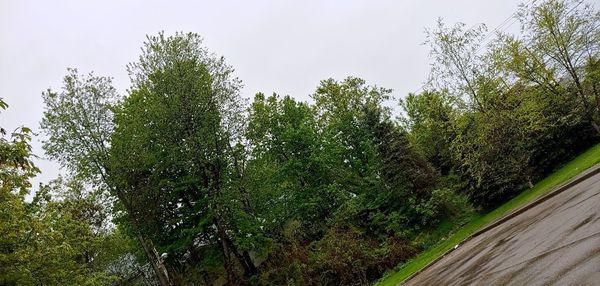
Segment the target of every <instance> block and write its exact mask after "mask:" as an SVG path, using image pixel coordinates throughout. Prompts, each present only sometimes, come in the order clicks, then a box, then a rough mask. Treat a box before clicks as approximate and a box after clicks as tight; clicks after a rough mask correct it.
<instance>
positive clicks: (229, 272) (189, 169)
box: [110, 33, 256, 283]
mask: <svg viewBox="0 0 600 286" xmlns="http://www.w3.org/2000/svg"><path fill="white" fill-rule="evenodd" d="M129 71H130V76H131V79H132V84H133V85H132V88H131V90H130V95H129V96H128V97H127V98H126V99H125V100H124V102H123V104H122V105H121V106H120V108H119V109H118V112H117V115H116V119H115V122H116V124H117V127H116V130H115V133H114V134H113V137H112V145H111V150H110V157H111V160H110V162H111V163H110V169H111V172H113V174H114V176H113V182H114V183H115V184H116V185H117V186H118V189H119V190H121V192H122V193H121V195H120V197H122V198H123V199H122V200H123V201H125V204H126V205H127V209H128V212H130V213H132V214H133V217H135V221H134V224H135V225H136V226H137V227H139V228H140V229H141V231H142V232H143V233H144V235H147V236H148V237H150V238H151V239H152V241H153V242H155V243H156V246H157V248H158V249H160V250H161V251H164V252H165V253H167V254H168V260H169V261H170V262H171V263H172V264H173V267H175V268H177V269H178V270H179V271H184V270H185V269H186V267H195V268H196V270H194V271H196V272H198V273H199V275H200V277H202V279H203V280H205V281H203V282H205V283H208V282H207V281H211V280H214V279H217V278H218V277H219V275H221V274H224V275H225V276H226V279H227V281H229V283H233V282H234V281H237V280H238V279H241V277H240V276H239V275H238V274H239V273H238V272H239V271H238V269H239V268H241V269H243V274H244V276H245V277H249V276H251V275H253V274H254V273H255V272H256V269H255V266H254V262H253V261H252V259H251V258H250V255H249V253H248V251H249V250H250V249H248V248H249V247H250V246H248V245H246V246H245V247H240V244H241V242H242V240H243V238H244V237H245V236H246V233H245V232H244V231H243V230H242V231H240V229H243V227H244V226H243V225H241V224H243V223H244V221H242V220H241V219H239V218H238V216H237V215H241V216H243V215H244V210H245V207H247V205H246V204H245V200H244V199H243V196H244V189H243V186H242V185H241V183H240V178H239V175H240V174H239V173H240V172H241V170H240V168H242V167H243V166H240V161H239V160H238V159H240V157H239V154H238V151H239V150H238V149H237V148H236V147H235V146H236V145H237V143H238V142H239V140H240V138H241V136H242V135H243V134H240V133H239V132H241V131H240V130H241V128H243V126H244V122H243V121H242V117H241V116H242V115H243V112H242V111H241V110H238V109H239V108H240V107H241V105H240V104H241V103H242V102H243V101H242V100H241V98H240V96H239V89H240V82H239V80H237V79H236V78H233V77H232V72H233V70H232V68H231V67H229V66H228V65H226V64H225V62H224V61H223V59H222V58H217V57H215V56H213V55H210V54H209V53H208V52H207V51H206V50H205V48H204V47H202V44H201V38H200V37H199V36H198V35H197V34H192V33H189V34H180V33H177V34H175V35H174V36H164V34H162V33H160V34H159V35H158V36H156V37H148V41H147V42H146V43H145V45H144V48H143V49H142V55H141V56H140V59H139V61H138V62H135V63H132V64H130V65H129ZM221 266H222V267H224V271H223V270H222V269H220V268H219V267H221ZM238 267H239V268H238ZM180 280H181V282H185V281H186V277H183V276H182V277H180ZM201 281H202V280H201Z"/></svg>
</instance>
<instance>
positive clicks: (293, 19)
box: [0, 0, 521, 190]
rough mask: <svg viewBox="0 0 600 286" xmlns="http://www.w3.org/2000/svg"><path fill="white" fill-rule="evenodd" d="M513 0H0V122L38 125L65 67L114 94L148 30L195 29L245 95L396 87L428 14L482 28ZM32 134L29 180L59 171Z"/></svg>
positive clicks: (416, 83)
mask: <svg viewBox="0 0 600 286" xmlns="http://www.w3.org/2000/svg"><path fill="white" fill-rule="evenodd" d="M520 2H521V1H517V0H486V1H481V0H453V1H441V0H437V1H434V0H420V1H417V0H413V1H406V0H397V1H367V0H365V1H342V0H339V1H334V0H323V1H312V0H308V1H306V0H305V1H291V0H290V1H285V0H283V1H275V0H273V1H260V0H259V1H241V0H240V1H166V0H165V1H159V0H151V1H148V0H131V1H124V0H122V1H117V0H104V1H80V0H79V1H75V0H74V1H63V0H56V1H43V0H40V1H30V0H16V1H9V0H0V98H3V99H4V101H6V103H8V104H9V108H8V110H6V111H3V112H2V113H0V126H2V127H4V128H5V129H7V130H8V131H12V130H14V128H16V127H18V126H21V125H24V126H27V127H30V128H32V129H33V130H34V132H38V133H39V122H40V120H41V118H42V112H43V104H42V99H41V93H42V92H43V91H45V90H46V89H48V88H52V89H53V90H55V91H58V90H60V89H61V88H62V78H63V77H64V76H65V75H66V69H67V68H68V67H73V68H77V69H78V70H79V71H80V73H83V74H86V73H89V72H91V71H93V72H94V74H96V75H101V76H110V77H113V84H114V86H115V87H116V88H117V90H118V91H119V92H120V94H122V95H125V94H126V89H127V88H128V86H129V78H128V76H127V72H126V69H125V67H126V65H127V63H129V62H132V61H135V60H136V59H137V57H138V56H139V53H140V47H141V46H142V43H143V42H144V40H145V37H146V35H154V34H157V33H158V32H159V31H165V33H166V34H173V33H174V32H176V31H183V32H195V33H198V34H200V35H201V36H202V37H203V38H204V44H205V46H206V47H207V48H208V49H209V50H210V51H212V52H214V53H216V54H217V55H221V56H224V57H225V58H226V60H227V62H228V63H229V64H230V65H232V66H233V67H234V68H235V70H236V72H235V75H236V76H237V77H239V78H240V79H241V80H242V81H243V83H244V86H245V87H244V89H243V90H242V95H243V96H244V97H247V98H252V97H253V96H254V94H256V93H257V92H263V93H266V94H271V93H273V92H276V93H278V94H281V95H290V96H292V97H294V98H296V99H299V100H308V99H309V97H310V94H311V93H312V92H314V90H315V88H316V86H317V85H318V84H319V81H320V80H323V79H327V78H334V79H338V80H342V79H344V78H345V77H347V76H358V77H361V78H364V79H365V80H366V81H367V83H369V84H372V85H378V86H381V87H385V88H391V89H393V95H394V96H395V97H397V98H401V97H403V96H405V95H407V94H408V93H409V92H414V91H417V90H419V88H420V87H421V86H422V84H423V82H424V81H425V80H426V79H427V75H428V72H429V65H430V61H429V58H428V53H429V51H428V48H427V47H426V46H425V45H423V42H424V41H425V33H424V31H425V29H426V28H434V27H435V23H436V21H437V19H438V18H439V17H441V18H442V19H443V20H444V21H445V22H446V23H449V24H452V23H456V22H464V23H466V24H467V26H471V25H477V24H481V23H483V24H486V25H487V26H488V28H489V30H490V31H491V30H493V29H494V28H495V27H497V26H498V25H500V24H502V23H503V22H504V21H505V20H506V19H507V18H508V17H510V16H511V15H512V14H513V13H514V12H515V11H516V10H517V8H518V5H519V3H520ZM513 26H517V24H515V25H513ZM508 29H509V30H510V29H516V27H509V28H508ZM41 140H42V138H41V137H40V136H37V137H36V138H35V139H34V142H33V148H34V153H35V154H36V155H37V156H39V158H38V159H36V164H37V165H38V167H39V168H40V169H41V170H42V174H40V175H39V176H38V177H37V178H36V179H35V180H34V185H37V184H38V183H39V182H48V181H49V180H52V179H54V178H56V177H57V176H58V174H59V173H60V172H61V171H60V170H59V166H58V165H57V164H56V163H55V162H51V161H49V160H46V159H45V158H44V153H43V150H42V148H41V145H42V144H41ZM35 189H36V187H34V190H35Z"/></svg>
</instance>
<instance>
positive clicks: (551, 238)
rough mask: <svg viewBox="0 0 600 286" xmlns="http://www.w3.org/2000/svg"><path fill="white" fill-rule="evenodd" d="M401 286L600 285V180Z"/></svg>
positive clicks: (506, 226) (569, 192) (468, 246)
mask: <svg viewBox="0 0 600 286" xmlns="http://www.w3.org/2000/svg"><path fill="white" fill-rule="evenodd" d="M405 285H600V174H596V175H594V176H592V177H590V178H588V179H586V180H585V181H583V182H581V183H579V184H577V185H575V186H573V187H572V188H570V189H568V190H566V191H565V192H563V193H560V194H558V195H556V196H555V197H553V198H551V199H549V200H547V201H545V202H542V203H541V204H539V205H537V206H534V207H533V208H531V209H529V210H527V211H525V212H524V213H522V214H520V215H518V216H516V217H514V218H512V219H510V220H508V221H506V222H505V223H503V224H501V225H499V226H497V227H495V228H493V229H491V230H489V231H487V232H485V233H483V234H481V235H479V236H477V237H474V238H473V239H471V240H469V241H467V242H466V243H465V244H463V245H461V246H460V247H459V248H458V249H456V250H455V251H453V252H451V253H449V254H448V255H447V256H446V257H444V258H442V259H441V260H439V261H438V262H437V263H435V264H434V265H432V266H431V267H429V268H428V269H426V270H425V271H423V272H422V273H420V274H418V275H417V276H415V277H413V278H412V279H411V280H409V281H408V282H407V283H406V284H405Z"/></svg>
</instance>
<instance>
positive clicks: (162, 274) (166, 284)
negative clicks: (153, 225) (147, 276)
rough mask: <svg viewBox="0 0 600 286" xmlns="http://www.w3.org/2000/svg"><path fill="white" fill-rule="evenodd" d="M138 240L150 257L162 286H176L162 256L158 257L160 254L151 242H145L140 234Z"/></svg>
mask: <svg viewBox="0 0 600 286" xmlns="http://www.w3.org/2000/svg"><path fill="white" fill-rule="evenodd" d="M138 240H139V241H140V244H141V245H142V248H144V252H146V256H148V260H150V265H152V269H153V270H154V273H155V274H156V278H158V282H159V283H160V285H161V286H174V285H175V284H174V283H173V281H172V280H171V279H170V277H169V272H168V271H167V267H166V266H165V264H164V263H163V261H162V259H161V258H160V256H158V252H156V249H155V248H154V246H153V245H152V243H151V242H149V241H146V240H144V238H143V237H142V236H141V235H139V234H138Z"/></svg>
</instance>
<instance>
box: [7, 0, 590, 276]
mask: <svg viewBox="0 0 600 286" xmlns="http://www.w3.org/2000/svg"><path fill="white" fill-rule="evenodd" d="M515 17H516V19H517V20H518V22H519V23H520V25H521V32H520V34H519V35H510V34H507V33H504V32H503V31H494V32H495V33H494V34H493V36H490V33H488V31H487V29H486V27H485V26H475V27H471V28H467V27H466V26H465V25H464V24H460V23H459V24H455V25H452V26H447V25H446V24H444V23H443V22H442V21H441V20H440V21H439V23H438V26H437V27H435V28H433V29H431V30H427V32H426V36H427V42H426V43H427V45H428V47H429V50H430V52H431V59H432V69H431V74H430V78H429V80H428V83H427V84H426V85H425V87H424V90H423V91H420V92H418V93H411V94H409V95H407V96H406V97H404V98H403V99H401V100H400V101H399V103H400V109H401V110H402V114H401V115H400V116H399V117H394V115H393V114H392V110H391V109H390V108H389V107H387V105H386V104H385V103H386V102H389V101H390V100H393V97H392V90H390V89H387V88H383V87H379V86H376V85H371V84H368V83H367V82H366V81H364V80H363V79H360V78H357V77H348V78H346V79H343V80H335V79H326V80H323V81H321V82H320V83H319V84H318V86H317V87H316V89H315V91H314V93H313V94H312V95H311V100H310V101H309V102H302V101H298V100H296V99H294V98H293V97H291V96H282V95H278V94H272V95H265V94H263V93H258V94H256V95H255V97H254V98H253V100H252V101H251V102H248V100H247V99H245V98H243V97H242V96H241V95H240V92H241V89H242V82H241V80H240V79H238V78H236V77H235V75H234V69H233V67H232V66H230V65H228V64H227V63H226V61H225V60H224V58H223V57H220V56H217V55H215V54H213V53H211V52H210V51H209V50H208V49H207V48H206V47H205V46H204V45H203V43H202V39H201V37H200V36H199V35H198V34H195V33H175V34H174V35H165V34H164V33H159V34H157V35H155V36H148V37H147V40H146V41H145V43H144V44H143V46H142V53H141V55H140V56H139V58H138V60H137V61H135V62H132V63H130V64H129V65H128V66H127V71H128V73H129V77H130V80H131V85H130V87H129V89H128V90H127V94H126V95H120V94H118V92H117V91H116V89H115V88H114V87H113V86H112V83H111V78H110V77H103V76H97V75H94V74H93V73H90V74H80V73H79V72H78V71H77V70H76V69H69V70H68V72H67V75H66V76H65V77H64V81H63V87H62V89H60V90H59V91H54V90H51V89H49V90H47V91H45V92H43V94H42V97H43V101H44V104H45V111H44V114H43V120H42V122H41V130H42V133H43V135H44V138H45V139H44V145H43V148H44V150H45V152H46V156H47V157H49V158H51V159H53V160H56V161H57V162H59V163H60V164H61V166H62V167H63V168H64V170H66V171H67V175H66V176H65V177H60V178H57V179H56V180H54V181H52V182H51V183H49V184H45V185H41V186H40V188H39V191H37V192H36V193H35V194H32V195H33V199H32V200H31V201H28V200H26V199H25V198H26V196H27V194H29V193H30V190H31V179H32V178H33V177H34V176H35V175H36V174H37V173H39V169H37V168H36V167H35V165H34V164H33V162H32V161H33V159H34V157H35V155H33V154H32V150H31V145H30V141H31V137H32V133H31V130H30V129H28V128H25V127H23V128H20V129H17V130H15V131H14V132H12V133H10V134H8V133H7V131H6V130H4V129H2V130H1V134H2V139H1V140H0V169H1V170H2V171H1V172H0V179H1V182H2V184H1V188H0V197H1V199H0V204H2V207H0V217H2V223H1V224H0V284H2V285H40V284H42V285H136V284H139V285H148V284H152V283H154V284H159V285H248V284H251V285H284V284H288V285H365V284H370V283H372V282H373V281H375V280H376V279H378V278H379V277H381V276H382V275H383V274H384V272H385V271H387V270H389V269H392V268H394V267H395V266H396V265H398V264H400V263H402V262H404V261H406V260H408V259H410V258H412V257H414V256H415V255H416V254H417V253H419V252H420V251H422V250H423V249H425V248H427V247H428V246H430V245H431V244H433V243H435V242H436V241H438V240H439V239H440V238H441V237H443V236H445V235H446V234H447V233H448V231H451V230H453V229H456V228H458V227H460V225H461V224H462V223H464V222H465V220H468V218H469V216H470V215H472V214H473V213H475V212H485V211H487V210H490V209H491V208H493V207H495V206H497V205H498V204H500V203H502V202H505V201H506V200H508V199H510V198H512V197H513V196H515V195H516V194H518V193H519V192H520V191H522V190H524V189H525V188H528V187H531V186H533V184H534V183H535V182H536V181H538V180H540V179H541V178H543V177H544V176H546V175H547V174H549V173H550V172H552V171H553V170H555V169H556V168H557V167H559V166H560V165H561V164H563V163H564V162H566V161H567V160H569V159H570V158H572V157H573V156H575V155H576V154H577V153H579V152H581V151H583V150H585V149H586V148H588V147H590V146H592V145H593V144H595V143H597V142H598V141H599V138H600V128H599V125H600V117H599V115H600V113H599V109H600V98H599V96H600V93H599V89H600V53H599V52H600V32H599V30H598V25H599V24H600V13H599V12H597V11H596V10H594V7H593V6H592V5H591V4H590V3H587V2H585V1H583V0H549V1H545V2H542V3H533V4H529V5H525V4H524V5H521V6H520V8H519V10H518V12H517V13H516V14H515ZM488 39H491V40H489V42H488V41H487V40H488ZM0 108H2V109H5V108H7V105H6V103H4V101H2V100H0Z"/></svg>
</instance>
